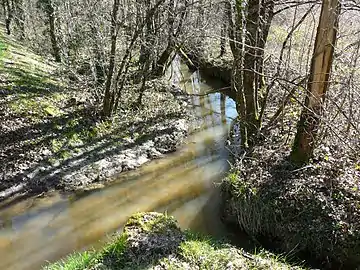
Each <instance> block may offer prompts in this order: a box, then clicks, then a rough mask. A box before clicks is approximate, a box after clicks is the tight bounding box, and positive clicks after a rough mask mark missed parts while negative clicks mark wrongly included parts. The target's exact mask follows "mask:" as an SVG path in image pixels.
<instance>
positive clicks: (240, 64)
mask: <svg viewBox="0 0 360 270" xmlns="http://www.w3.org/2000/svg"><path fill="white" fill-rule="evenodd" d="M235 10H236V13H237V14H236V19H235V23H236V26H235V31H234V32H235V34H232V35H233V37H232V36H230V38H235V39H236V41H237V43H238V44H240V45H234V44H233V45H232V46H231V47H232V51H233V54H234V66H233V87H234V89H235V91H236V93H237V94H236V96H237V98H236V99H237V100H236V103H237V110H238V113H239V116H240V120H241V125H240V126H241V128H240V131H241V141H242V147H243V148H248V147H250V146H251V145H252V144H253V142H254V139H255V136H256V134H257V133H258V131H259V129H260V127H261V119H260V117H259V109H260V108H259V95H258V92H259V91H260V90H261V88H262V87H263V85H264V77H263V61H264V49H265V45H266V40H267V37H268V33H269V28H270V24H271V21H272V18H273V11H274V1H272V0H250V1H248V2H247V3H246V4H244V3H243V1H240V0H237V1H236V7H235ZM230 32H231V31H230Z"/></svg>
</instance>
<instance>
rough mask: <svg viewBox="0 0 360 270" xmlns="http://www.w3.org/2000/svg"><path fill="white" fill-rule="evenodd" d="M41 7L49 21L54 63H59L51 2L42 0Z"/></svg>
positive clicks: (53, 11) (59, 57)
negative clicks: (42, 6)
mask: <svg viewBox="0 0 360 270" xmlns="http://www.w3.org/2000/svg"><path fill="white" fill-rule="evenodd" d="M43 5H44V11H45V13H46V16H47V19H48V20H49V21H48V24H49V25H48V26H49V34H50V41H51V46H52V49H53V56H54V58H55V61H56V62H61V55H60V47H59V44H58V42H57V39H56V33H55V9H54V6H53V3H52V0H44V1H43Z"/></svg>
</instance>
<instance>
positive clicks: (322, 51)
mask: <svg viewBox="0 0 360 270" xmlns="http://www.w3.org/2000/svg"><path fill="white" fill-rule="evenodd" d="M339 14H340V4H339V1H338V0H323V2H322V8H321V15H320V21H319V25H318V29H317V34H316V40H315V47H314V53H313V56H312V60H311V67H310V74H309V81H308V87H307V92H306V98H305V107H304V108H303V111H302V113H301V117H300V120H299V122H298V128H297V133H296V136H295V140H294V145H293V149H292V152H291V160H292V162H294V163H295V164H298V165H302V164H305V163H307V162H309V160H310V158H311V156H312V154H313V151H314V148H315V142H316V137H317V134H318V129H319V125H320V123H321V115H322V113H323V104H324V99H325V93H326V91H327V89H328V87H329V77H330V71H331V65H332V61H333V57H334V47H335V43H336V35H337V28H338V22H339Z"/></svg>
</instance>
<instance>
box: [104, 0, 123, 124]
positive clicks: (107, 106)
mask: <svg viewBox="0 0 360 270" xmlns="http://www.w3.org/2000/svg"><path fill="white" fill-rule="evenodd" d="M119 5H120V1H119V0H114V4H113V11H112V17H111V18H112V19H111V49H110V61H109V70H108V74H107V78H106V84H105V95H104V100H103V115H104V116H105V117H109V116H111V113H112V106H111V96H112V94H111V82H112V78H113V75H114V69H115V56H116V40H117V29H116V28H117V14H118V11H119Z"/></svg>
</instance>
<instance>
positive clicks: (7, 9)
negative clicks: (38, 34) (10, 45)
mask: <svg viewBox="0 0 360 270" xmlns="http://www.w3.org/2000/svg"><path fill="white" fill-rule="evenodd" d="M13 4H14V3H13V2H12V1H10V0H2V6H3V10H4V15H5V27H6V33H7V34H8V35H11V21H12V18H13V12H14V6H13Z"/></svg>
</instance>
